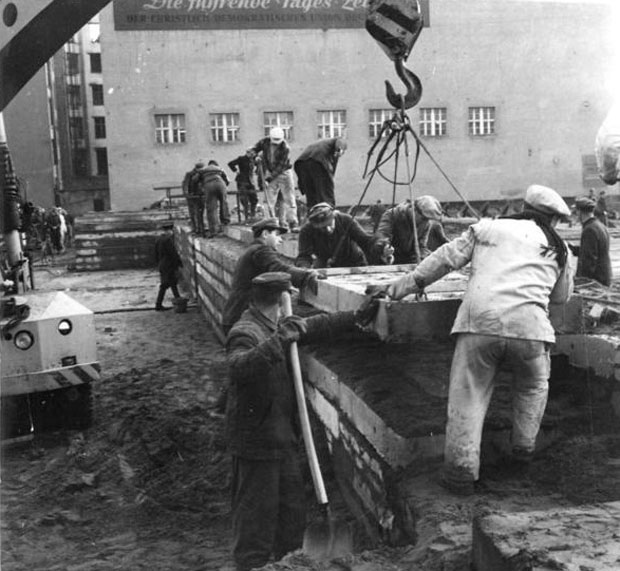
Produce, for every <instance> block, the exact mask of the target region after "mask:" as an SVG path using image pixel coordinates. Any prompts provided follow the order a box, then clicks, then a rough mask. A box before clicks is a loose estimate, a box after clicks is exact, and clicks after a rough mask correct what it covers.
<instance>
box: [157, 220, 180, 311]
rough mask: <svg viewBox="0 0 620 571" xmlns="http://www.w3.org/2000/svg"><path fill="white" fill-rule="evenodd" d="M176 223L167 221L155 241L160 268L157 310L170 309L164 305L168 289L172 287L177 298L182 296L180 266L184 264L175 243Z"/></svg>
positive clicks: (158, 266)
mask: <svg viewBox="0 0 620 571" xmlns="http://www.w3.org/2000/svg"><path fill="white" fill-rule="evenodd" d="M173 228H174V224H172V223H171V222H167V223H165V224H164V225H163V226H162V230H163V231H164V232H163V233H162V234H161V235H160V236H159V237H158V238H157V240H156V242H155V261H156V263H157V268H158V269H159V278H160V283H159V291H158V292H157V301H156V302H155V311H165V310H167V309H170V308H169V307H165V306H164V305H163V301H164V295H166V290H167V289H168V288H170V289H171V290H172V295H173V296H174V297H175V299H178V298H180V297H181V294H180V293H179V288H178V286H177V284H178V282H179V268H180V267H181V266H182V265H183V263H182V261H181V257H180V256H179V253H178V252H177V249H176V246H175V245H174V233H173V231H172V230H173Z"/></svg>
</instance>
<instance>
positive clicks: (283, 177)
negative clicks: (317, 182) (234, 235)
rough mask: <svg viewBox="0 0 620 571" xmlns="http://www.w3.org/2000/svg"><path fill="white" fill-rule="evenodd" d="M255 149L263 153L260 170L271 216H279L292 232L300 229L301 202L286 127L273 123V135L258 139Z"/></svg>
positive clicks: (285, 226)
mask: <svg viewBox="0 0 620 571" xmlns="http://www.w3.org/2000/svg"><path fill="white" fill-rule="evenodd" d="M252 150H253V151H254V152H255V153H256V154H257V155H260V167H259V168H260V169H261V170H262V172H261V173H260V176H261V179H262V181H263V184H264V185H265V186H264V191H265V200H266V201H267V208H268V210H269V217H271V218H273V217H278V218H279V219H280V226H283V227H284V228H287V229H288V230H290V231H291V232H299V220H298V218H297V202H296V201H295V188H294V186H293V174H292V172H291V162H290V158H289V154H290V149H289V146H288V144H287V143H286V141H285V140H284V131H283V130H282V129H281V128H280V127H273V128H272V129H271V130H270V131H269V137H265V138H263V139H261V140H260V141H258V143H256V145H254V146H253V147H252ZM278 194H281V195H282V208H281V212H280V213H278V212H276V203H277V201H278Z"/></svg>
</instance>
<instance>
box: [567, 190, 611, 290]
mask: <svg viewBox="0 0 620 571" xmlns="http://www.w3.org/2000/svg"><path fill="white" fill-rule="evenodd" d="M595 208H596V203H595V202H594V200H592V199H591V198H588V197H586V196H583V197H580V198H578V199H577V200H575V209H576V210H577V215H578V216H579V222H581V226H582V228H583V230H582V231H581V242H580V244H579V249H578V250H577V252H576V253H577V256H578V263H577V277H583V278H590V279H593V280H596V281H597V282H599V283H601V284H603V285H604V286H609V285H610V284H611V278H612V272H611V259H610V257H609V231H608V230H607V228H606V227H605V225H604V224H603V223H602V222H601V221H600V220H599V219H598V218H597V217H596V216H595V215H594V210H595ZM573 250H574V249H573Z"/></svg>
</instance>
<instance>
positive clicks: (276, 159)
mask: <svg viewBox="0 0 620 571" xmlns="http://www.w3.org/2000/svg"><path fill="white" fill-rule="evenodd" d="M252 150H253V151H254V152H255V153H257V154H258V153H261V155H262V162H263V168H264V169H265V176H270V177H271V178H272V179H274V178H276V177H277V176H278V175H280V174H282V173H283V172H285V171H287V170H290V168H291V161H290V158H289V153H290V149H289V146H288V144H287V143H286V141H282V142H281V143H279V144H278V145H275V149H274V150H273V153H272V150H271V139H270V138H269V137H265V138H264V139H261V140H260V141H258V143H256V145H254V146H253V147H252Z"/></svg>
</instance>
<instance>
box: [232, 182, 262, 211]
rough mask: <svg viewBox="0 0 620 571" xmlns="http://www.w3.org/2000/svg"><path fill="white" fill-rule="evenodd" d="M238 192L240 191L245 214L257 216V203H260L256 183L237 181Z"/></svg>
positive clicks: (240, 200) (240, 199)
mask: <svg viewBox="0 0 620 571" xmlns="http://www.w3.org/2000/svg"><path fill="white" fill-rule="evenodd" d="M237 192H238V193H239V202H240V203H241V208H242V210H243V216H244V217H245V219H246V220H247V219H248V218H254V216H256V205H257V204H258V195H257V193H256V189H255V188H254V185H253V184H251V183H247V182H237Z"/></svg>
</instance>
